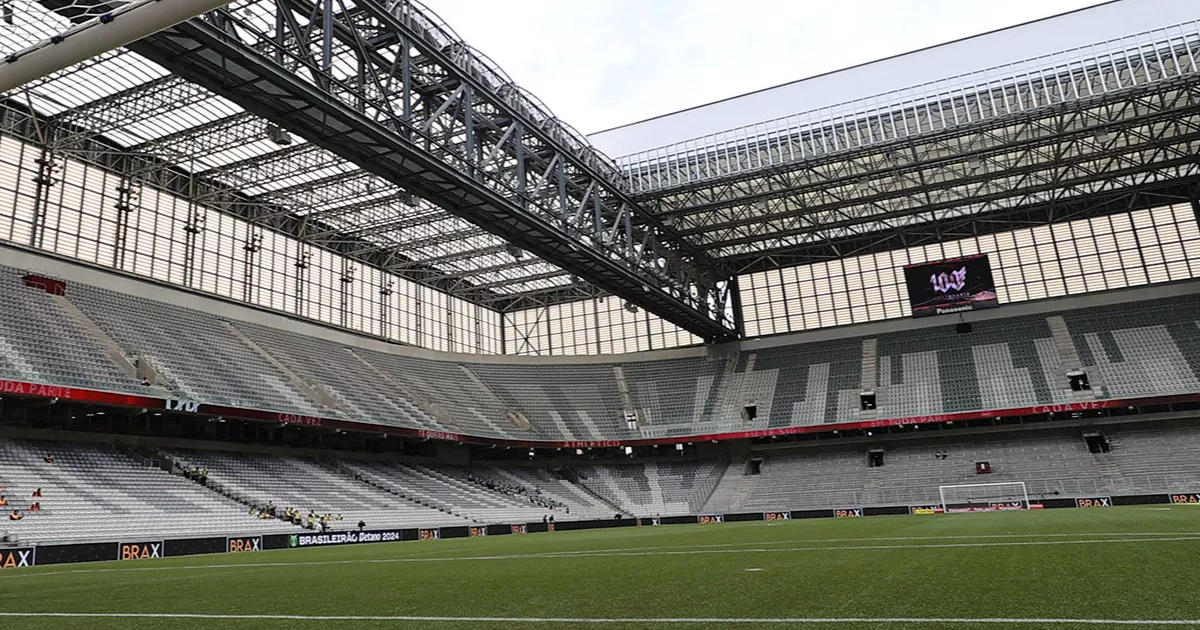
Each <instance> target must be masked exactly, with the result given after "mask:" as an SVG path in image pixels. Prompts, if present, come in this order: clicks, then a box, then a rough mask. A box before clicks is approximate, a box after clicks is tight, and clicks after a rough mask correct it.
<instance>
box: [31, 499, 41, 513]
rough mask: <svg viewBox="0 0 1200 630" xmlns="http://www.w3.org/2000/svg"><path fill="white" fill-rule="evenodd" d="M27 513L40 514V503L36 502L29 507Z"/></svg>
mask: <svg viewBox="0 0 1200 630" xmlns="http://www.w3.org/2000/svg"><path fill="white" fill-rule="evenodd" d="M29 511H30V512H41V511H42V503H41V501H37V502H35V503H34V504H33V505H31V506H29Z"/></svg>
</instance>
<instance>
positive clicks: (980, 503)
mask: <svg viewBox="0 0 1200 630" xmlns="http://www.w3.org/2000/svg"><path fill="white" fill-rule="evenodd" d="M938 494H939V495H940V496H941V499H942V511H943V512H945V513H947V514H950V513H955V512H997V511H1004V510H1028V509H1029V492H1028V490H1027V489H1026V488H1025V482H1024V481H1009V482H1001V483H969V484H962V485H956V486H939V487H938Z"/></svg>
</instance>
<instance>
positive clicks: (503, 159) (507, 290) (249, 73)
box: [24, 0, 737, 340]
mask: <svg viewBox="0 0 1200 630" xmlns="http://www.w3.org/2000/svg"><path fill="white" fill-rule="evenodd" d="M41 6H42V7H45V8H47V9H50V10H53V11H55V12H56V15H61V16H65V17H67V18H70V19H72V20H76V21H82V20H85V19H88V18H90V17H91V16H94V15H96V14H97V13H99V12H102V11H105V10H111V9H113V8H115V7H111V6H107V5H104V4H103V3H94V4H91V5H90V6H84V5H81V3H78V2H57V1H56V0H47V1H46V2H42V3H41ZM24 9H26V10H29V11H38V10H44V9H39V8H38V7H37V6H36V5H33V4H30V5H28V6H25V7H24ZM130 48H131V50H132V51H134V52H136V53H137V54H138V55H141V56H142V57H144V58H145V59H149V60H151V61H153V62H155V64H157V67H156V66H155V64H148V63H145V62H143V61H142V60H141V59H139V58H138V57H136V56H134V55H130V54H128V53H126V52H123V51H113V52H110V53H106V54H105V55H104V56H103V58H97V59H96V60H94V63H95V64H96V65H103V66H105V68H106V69H107V70H109V71H111V70H113V69H114V64H112V63H107V64H106V62H110V61H111V59H112V58H120V59H121V61H122V62H123V63H124V64H126V65H128V66H131V69H133V70H135V72H134V73H132V74H135V75H136V74H141V75H143V78H144V79H145V80H142V81H138V82H136V84H134V85H131V86H129V87H128V88H126V89H123V90H119V91H111V92H109V91H107V90H105V89H104V88H103V87H102V88H100V89H99V91H101V92H103V94H102V95H101V96H100V97H99V98H93V99H79V101H78V102H67V103H54V104H47V103H39V102H37V100H39V99H42V98H46V97H47V95H49V94H53V93H55V90H54V89H53V88H52V84H53V82H54V81H56V80H57V81H58V82H59V85H58V86H57V88H58V91H61V90H62V87H63V78H62V77H61V76H58V77H51V78H50V79H49V80H47V81H46V82H43V83H42V84H41V85H37V84H35V85H34V86H32V87H31V88H29V89H28V90H26V94H27V98H28V100H29V101H30V104H31V105H32V109H33V110H34V111H35V112H36V113H42V112H45V111H47V110H49V111H52V112H53V111H54V110H59V111H58V112H57V113H54V114H52V115H51V116H50V119H49V121H45V124H44V125H42V128H39V130H38V131H39V133H41V134H42V138H43V139H44V140H46V146H47V147H48V149H49V150H50V151H51V152H52V153H56V154H68V153H71V152H87V153H92V154H94V153H96V152H97V151H107V152H110V153H113V154H117V155H118V158H117V159H119V160H121V161H123V162H125V163H124V164H122V165H120V166H121V167H122V168H121V170H122V172H125V173H127V174H128V175H129V177H130V179H131V180H136V181H145V182H152V183H153V184H154V185H156V186H163V185H165V186H168V187H171V188H173V189H177V190H180V191H181V192H186V194H187V197H188V198H189V199H194V200H196V201H199V202H201V203H203V204H205V205H206V206H207V207H211V208H215V209H218V210H221V211H224V212H228V213H231V214H234V215H236V216H239V217H241V218H244V219H246V220H249V221H251V222H253V223H255V224H257V225H260V226H262V227H263V228H266V229H270V230H274V231H279V232H282V233H286V234H289V235H293V236H295V237H298V238H300V239H302V240H304V241H305V242H308V243H311V244H312V245H313V246H315V247H320V248H323V249H328V250H331V251H336V252H339V253H342V254H344V255H347V256H350V257H352V258H355V259H358V260H361V261H364V262H366V263H368V264H370V265H372V266H376V267H379V268H381V269H384V270H387V271H390V272H394V273H398V274H401V275H404V276H406V277H410V278H412V279H415V280H417V281H419V282H422V283H426V284H430V285H431V286H435V287H437V288H439V289H441V290H444V291H447V292H449V293H451V294H452V295H455V296H459V297H464V298H467V299H470V300H472V301H475V302H477V303H480V304H484V305H487V306H489V307H492V308H496V309H499V310H512V309H517V308H522V307H528V306H535V305H542V304H547V303H556V302H562V301H571V300H577V299H580V298H584V297H590V296H594V295H597V294H598V292H599V291H603V292H608V293H612V294H616V295H619V296H621V297H623V298H624V299H625V300H627V301H628V302H630V303H632V304H635V305H638V306H641V307H643V308H645V309H646V310H647V311H650V312H653V313H655V314H657V315H659V316H661V317H663V318H664V319H666V320H668V321H671V322H673V323H675V324H677V325H679V326H681V327H683V328H685V329H687V330H690V331H691V332H693V333H695V334H696V335H698V336H700V337H701V338H703V339H710V340H717V339H728V338H731V337H733V336H735V335H736V331H737V324H736V321H735V315H736V309H732V308H731V307H730V303H729V302H730V297H729V296H730V292H731V290H732V286H733V283H732V282H731V277H730V274H729V273H728V272H726V271H724V270H723V269H722V267H721V266H720V265H719V264H717V263H716V262H715V261H713V260H712V259H711V258H710V257H709V256H708V255H707V253H706V252H704V250H703V249H701V248H696V247H693V246H692V245H691V244H690V243H689V242H687V241H686V240H685V239H683V238H681V237H680V236H679V235H678V234H677V233H676V232H675V231H674V230H672V229H671V228H669V227H667V226H665V225H664V224H662V223H661V222H660V221H659V220H658V219H657V218H656V217H655V216H654V215H652V214H651V213H648V212H647V211H645V210H644V209H642V208H641V207H640V206H639V205H638V204H637V203H636V202H634V201H633V200H632V198H631V197H630V195H629V194H628V192H627V191H626V189H625V186H626V185H625V180H624V178H623V177H622V175H621V173H620V172H619V170H618V169H617V167H616V166H615V164H613V163H612V162H611V161H610V160H609V159H608V158H606V157H605V156H603V155H601V154H600V153H598V152H597V151H595V150H594V149H592V148H591V146H590V145H588V143H587V142H586V141H585V140H583V139H582V137H581V136H580V135H579V134H578V133H576V132H574V131H573V130H571V129H570V127H568V126H566V125H564V124H562V123H561V122H560V121H558V120H557V119H555V118H554V117H553V116H552V115H551V114H550V113H549V112H548V110H547V109H546V108H545V107H544V106H543V105H542V104H541V103H539V102H538V101H537V100H536V99H534V98H533V97H531V96H530V95H528V94H526V93H524V92H523V91H521V90H520V88H519V87H517V86H516V85H515V84H514V83H513V82H512V81H511V79H509V78H508V77H507V76H505V75H504V74H503V73H502V72H501V71H500V70H499V69H498V68H496V67H495V65H494V64H492V63H490V61H488V60H487V59H486V58H485V57H483V56H482V55H480V54H478V53H477V52H475V51H473V50H472V49H470V48H469V47H467V46H466V44H464V43H463V42H462V41H461V40H459V39H458V38H457V36H455V35H454V33H453V32H452V31H450V30H449V28H447V27H446V26H445V25H444V24H442V23H441V22H440V21H439V20H438V19H437V18H436V16H435V15H434V14H433V13H431V12H429V11H428V10H427V9H425V8H424V7H423V6H421V5H419V4H417V3H412V2H407V1H404V2H375V1H367V2H356V3H354V4H350V3H348V2H342V1H340V0H339V1H338V2H333V1H332V0H326V1H325V2H323V3H322V2H318V3H316V4H312V3H305V2H291V1H288V0H278V1H249V2H234V3H231V4H230V5H228V6H227V7H225V8H223V9H221V10H217V11H213V12H210V13H208V14H206V15H205V16H203V17H202V18H200V19H196V20H192V21H190V22H187V23H185V24H180V25H178V26H176V27H174V28H172V29H168V30H165V31H161V32H159V33H156V34H154V35H151V36H149V37H147V38H145V39H143V40H141V41H139V42H137V43H135V44H133V45H132V46H131V47H130ZM85 65H86V64H85ZM162 69H166V70H168V71H170V72H171V73H172V74H166V73H164V72H163V71H162ZM86 71H87V70H86V67H76V68H73V69H71V70H70V71H69V73H73V74H75V75H76V77H80V76H81V75H82V73H86ZM67 83H68V84H69V83H70V82H69V81H68V82H67ZM89 87H90V88H93V89H95V84H89ZM47 105H49V107H47ZM55 105H57V107H55ZM64 105H65V107H63V106H64ZM267 121H274V122H267ZM164 131H169V133H163V132H164ZM104 144H109V146H107V147H104V146H99V145H104ZM526 252H528V253H529V254H530V255H526ZM580 278H583V279H586V280H585V281H584V280H580Z"/></svg>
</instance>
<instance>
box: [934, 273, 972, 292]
mask: <svg viewBox="0 0 1200 630" xmlns="http://www.w3.org/2000/svg"><path fill="white" fill-rule="evenodd" d="M929 283H930V284H932V285H933V290H934V291H936V292H938V293H950V292H952V291H962V290H963V287H965V286H967V268H966V267H963V268H962V269H958V270H956V271H951V272H950V275H946V274H945V273H935V274H933V275H932V276H929Z"/></svg>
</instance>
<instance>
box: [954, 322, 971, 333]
mask: <svg viewBox="0 0 1200 630" xmlns="http://www.w3.org/2000/svg"><path fill="white" fill-rule="evenodd" d="M954 332H956V333H958V334H960V335H965V334H967V333H969V332H971V324H970V323H969V322H959V323H957V324H955V325H954Z"/></svg>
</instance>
